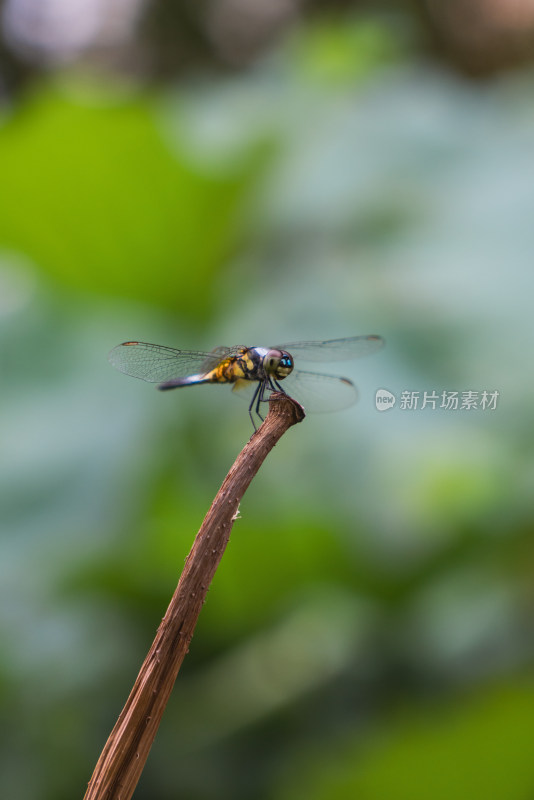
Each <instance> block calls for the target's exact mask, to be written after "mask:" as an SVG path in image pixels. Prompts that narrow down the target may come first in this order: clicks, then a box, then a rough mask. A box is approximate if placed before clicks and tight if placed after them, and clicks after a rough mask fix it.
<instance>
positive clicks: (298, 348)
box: [276, 336, 384, 361]
mask: <svg viewBox="0 0 534 800" xmlns="http://www.w3.org/2000/svg"><path fill="white" fill-rule="evenodd" d="M383 346H384V340H383V339H382V337H381V336H349V337H347V338H346V339H328V340H327V341H325V342H289V343H288V344H280V345H276V347H277V348H279V349H280V350H287V352H288V353H290V354H291V355H292V356H295V357H296V358H297V357H298V358H300V359H302V360H303V361H347V360H349V359H351V358H360V357H361V356H367V355H370V354H371V353H374V352H375V351H376V350H379V349H380V348H381V347H383Z"/></svg>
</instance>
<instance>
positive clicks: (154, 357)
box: [109, 342, 238, 383]
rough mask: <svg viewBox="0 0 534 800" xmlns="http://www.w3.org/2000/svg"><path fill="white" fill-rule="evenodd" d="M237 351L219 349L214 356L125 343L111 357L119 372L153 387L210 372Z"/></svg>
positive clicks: (192, 351)
mask: <svg viewBox="0 0 534 800" xmlns="http://www.w3.org/2000/svg"><path fill="white" fill-rule="evenodd" d="M237 349H238V348H237V347H224V348H223V347H217V348H216V350H214V351H213V352H211V353H202V352H199V351H196V350H175V349H174V348H173V347H164V346H163V345H159V344H148V342H124V343H123V344H119V345H117V347H114V348H113V350H112V351H111V352H110V354H109V360H110V363H111V364H113V366H114V367H115V368H116V369H118V370H119V371H120V372H124V373H125V374H126V375H131V376H132V377H133V378H141V380H143V381H150V382H151V383H162V382H165V381H172V380H173V379H174V378H185V377H186V376H188V375H195V374H197V373H204V372H209V371H210V370H211V369H213V368H214V367H216V366H217V364H218V363H219V362H220V361H221V360H222V359H223V358H225V357H226V356H228V355H231V354H232V353H233V352H234V351H237Z"/></svg>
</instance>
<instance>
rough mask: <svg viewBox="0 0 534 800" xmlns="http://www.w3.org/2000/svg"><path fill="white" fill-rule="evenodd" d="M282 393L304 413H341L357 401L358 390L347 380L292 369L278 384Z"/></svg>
mask: <svg viewBox="0 0 534 800" xmlns="http://www.w3.org/2000/svg"><path fill="white" fill-rule="evenodd" d="M280 386H281V387H282V388H283V390H284V392H285V393H286V394H288V395H289V396H290V397H292V398H293V399H294V400H296V401H297V403H300V404H301V406H303V408H304V411H309V412H313V413H315V412H321V411H341V410H342V409H343V408H349V406H352V405H354V403H356V402H357V401H358V390H357V389H356V387H355V386H354V384H353V383H352V381H349V379H348V378H339V377H337V376H335V375H321V374H320V373H317V372H305V371H303V370H300V369H294V370H293V372H292V373H291V375H288V376H287V378H284V380H283V381H281V382H280Z"/></svg>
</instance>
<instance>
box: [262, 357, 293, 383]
mask: <svg viewBox="0 0 534 800" xmlns="http://www.w3.org/2000/svg"><path fill="white" fill-rule="evenodd" d="M293 366H294V364H293V358H292V356H290V355H289V353H287V352H286V351H285V350H268V351H267V353H266V354H265V356H264V358H263V369H264V370H265V372H266V373H267V375H270V376H271V377H272V378H274V379H275V380H277V381H281V380H282V379H283V378H286V377H287V376H288V375H289V373H290V372H292V371H293Z"/></svg>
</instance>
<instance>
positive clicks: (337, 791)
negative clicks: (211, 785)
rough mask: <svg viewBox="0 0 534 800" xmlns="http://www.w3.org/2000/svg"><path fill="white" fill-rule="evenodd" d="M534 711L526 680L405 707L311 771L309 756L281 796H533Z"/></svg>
mask: <svg viewBox="0 0 534 800" xmlns="http://www.w3.org/2000/svg"><path fill="white" fill-rule="evenodd" d="M533 714H534V691H533V689H532V686H529V685H528V684H525V685H521V684H517V685H510V686H503V687H498V688H496V689H493V690H488V691H487V692H485V693H484V692H481V693H480V694H478V696H476V697H468V698H466V699H464V700H463V701H460V700H458V699H457V700H456V701H452V702H451V701H449V702H448V705H447V706H443V705H442V706H440V705H438V704H435V705H434V706H433V707H432V708H426V709H425V710H424V711H422V712H419V714H414V713H413V711H410V712H406V713H403V712H400V713H397V714H396V715H395V717H394V718H393V719H390V720H388V721H386V722H385V725H384V728H383V732H382V733H381V731H380V730H375V734H374V741H373V740H372V739H370V740H369V741H368V742H367V743H366V744H365V745H364V746H363V749H362V745H361V742H360V741H359V740H358V741H357V742H356V743H354V744H353V745H351V746H348V747H347V748H345V750H344V752H343V753H342V754H341V755H340V754H338V753H336V754H335V755H332V757H331V758H330V759H328V758H324V757H323V758H322V759H316V763H317V764H318V767H317V769H315V770H312V772H311V774H310V771H309V764H310V761H308V762H307V767H306V778H303V775H302V774H299V775H298V776H297V779H296V782H295V783H293V782H292V784H291V785H290V786H286V787H285V790H284V792H282V793H281V794H280V795H279V797H281V798H291V800H296V798H299V797H306V798H309V800H322V799H323V798H328V799H329V800H335V799H336V798H346V797H361V798H365V800H384V798H392V800H429V798H432V800H450V798H452V797H454V798H458V800H459V799H460V798H465V800H475V798H489V797H491V798H492V800H501V799H502V800H528V799H529V798H531V797H532V787H533V786H534V767H533V765H532V715H533ZM296 786H299V787H300V788H299V789H296ZM287 789H289V791H287Z"/></svg>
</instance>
